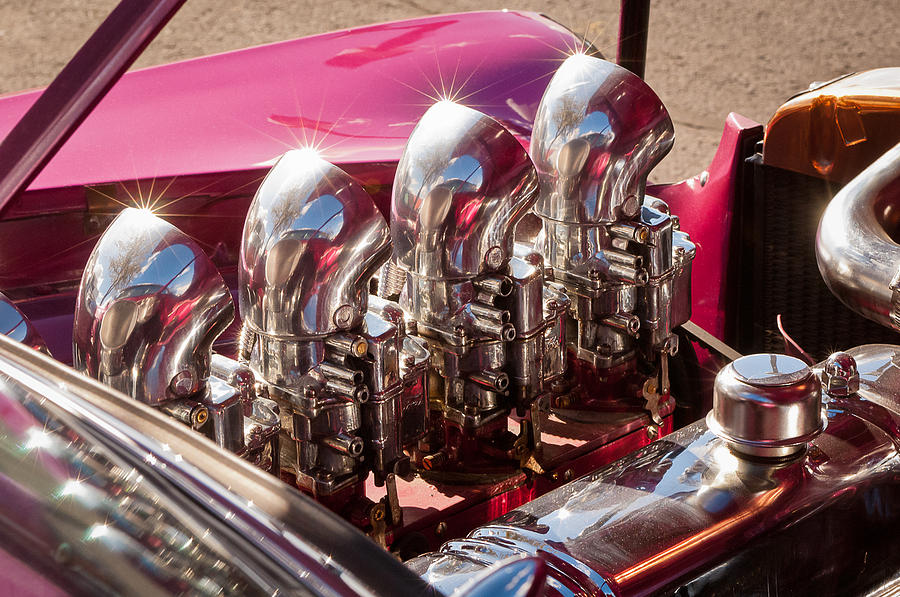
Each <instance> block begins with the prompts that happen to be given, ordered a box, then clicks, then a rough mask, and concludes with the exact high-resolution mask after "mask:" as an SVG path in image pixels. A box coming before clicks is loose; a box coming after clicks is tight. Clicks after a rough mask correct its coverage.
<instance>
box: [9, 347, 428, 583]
mask: <svg viewBox="0 0 900 597" xmlns="http://www.w3.org/2000/svg"><path fill="white" fill-rule="evenodd" d="M0 412H2V413H3V416H2V417H0V495H2V499H0V534H2V537H3V541H2V545H0V558H2V561H3V565H4V569H5V570H6V571H11V570H15V573H14V574H8V575H6V576H5V577H4V582H5V583H6V584H5V585H4V588H5V589H6V590H8V591H9V592H10V594H35V593H41V594H67V595H68V594H73V595H99V594H115V595H172V594H191V595H275V594H291V595H293V594H297V595H323V596H324V595H329V596H336V595H349V594H354V595H355V594H362V595H369V594H385V595H410V596H412V595H416V596H419V595H423V594H424V595H429V594H431V593H430V592H429V591H428V589H427V587H425V585H424V583H422V582H421V581H420V580H418V579H417V578H416V577H415V576H414V575H413V574H411V573H410V572H409V571H408V570H406V569H404V568H403V567H402V566H401V565H400V563H399V562H397V561H396V560H395V559H394V558H393V557H391V556H390V555H389V554H388V553H386V552H385V551H384V550H382V549H380V548H379V547H377V546H376V545H374V544H373V543H371V542H370V541H368V540H367V539H366V538H364V537H363V536H361V535H360V534H359V533H358V532H356V531H355V530H354V529H353V528H351V527H350V526H349V525H347V524H346V523H344V522H343V521H341V520H338V519H337V518H336V517H334V516H330V515H329V514H328V513H327V512H325V511H324V510H322V509H321V508H320V507H318V506H317V505H316V504H314V503H312V502H311V501H309V500H306V499H303V498H302V497H301V496H299V495H298V494H297V492H296V491H295V490H293V489H291V488H289V487H287V486H285V485H284V484H283V483H282V482H281V481H280V480H278V479H276V478H275V477H273V476H272V475H268V474H264V473H263V472H261V471H259V470H257V469H254V468H253V467H251V466H248V465H247V463H245V462H242V461H240V460H238V459H236V458H235V457H234V456H232V455H229V454H227V453H223V452H222V451H221V449H220V448H218V447H217V446H214V445H213V444H211V443H210V442H206V441H202V440H201V439H200V438H199V437H198V436H197V434H195V433H192V432H191V431H190V430H188V429H186V428H185V427H184V426H182V425H180V424H178V423H176V422H174V421H172V419H171V418H168V417H164V416H161V415H160V414H159V413H158V411H156V410H155V409H150V408H147V407H145V406H144V405H142V404H138V403H133V404H125V403H123V402H122V400H121V398H120V396H119V395H118V393H117V392H114V391H112V390H110V389H109V388H106V387H104V386H102V385H100V384H98V383H97V382H95V381H93V380H89V379H87V378H85V377H84V376H82V375H79V374H77V373H76V372H74V371H72V370H71V369H70V368H68V367H66V366H64V365H62V364H60V363H58V362H56V361H53V360H52V359H50V358H49V357H45V356H43V355H40V354H37V353H35V352H34V351H32V350H29V349H27V348H25V347H24V346H21V345H20V344H18V343H16V342H13V341H11V340H10V339H8V338H5V337H2V336H0ZM140 430H149V431H150V432H151V433H152V434H153V437H150V436H148V435H146V434H145V433H144V432H142V431H140Z"/></svg>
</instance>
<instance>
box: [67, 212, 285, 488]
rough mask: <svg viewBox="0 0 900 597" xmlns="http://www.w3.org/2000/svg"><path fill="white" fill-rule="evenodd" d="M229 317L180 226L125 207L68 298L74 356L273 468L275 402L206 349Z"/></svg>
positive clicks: (206, 263) (225, 297)
mask: <svg viewBox="0 0 900 597" xmlns="http://www.w3.org/2000/svg"><path fill="white" fill-rule="evenodd" d="M233 319H234V303H233V302H232V300H231V293H230V292H229V290H228V287H227V286H226V285H225V282H224V280H223V279H222V276H221V275H220V274H219V272H218V270H217V269H216V268H215V266H214V265H213V263H212V261H210V259H209V257H207V256H206V253H204V252H203V250H202V249H201V248H200V247H199V246H198V245H197V244H196V243H195V242H194V241H193V240H191V239H190V238H188V236H187V235H185V234H184V233H182V232H181V231H180V230H178V229H177V228H175V227H174V226H172V225H171V224H169V223H168V222H165V221H164V220H162V219H160V218H158V217H157V216H155V215H153V214H152V213H151V212H150V211H149V210H145V209H134V208H127V209H125V210H124V211H122V213H121V214H119V215H118V216H117V217H116V219H115V220H114V221H113V223H112V224H111V225H110V226H109V228H108V229H107V230H106V232H105V233H104V234H103V236H102V238H101V239H100V241H99V242H98V243H97V245H96V246H95V247H94V250H93V252H92V253H91V257H90V259H89V260H88V263H87V266H86V267H85V269H84V274H83V276H82V279H81V286H80V288H79V293H78V300H77V304H76V308H75V329H74V334H73V338H74V342H73V356H74V366H75V368H76V369H79V370H80V371H82V372H84V373H87V374H88V375H90V376H91V377H94V378H97V379H99V380H100V381H102V382H104V383H106V384H108V385H110V386H112V387H113V388H115V389H117V390H120V391H122V392H124V393H125V394H128V395H130V396H131V397H132V398H134V399H136V400H138V401H140V402H143V403H144V404H148V405H150V406H154V407H156V408H158V409H159V410H161V411H163V412H165V413H167V414H169V415H171V416H172V417H174V418H176V419H178V420H180V421H181V422H183V423H185V424H187V425H190V426H191V427H193V428H194V429H197V430H198V431H200V432H201V433H203V434H205V435H207V436H208V437H209V438H210V439H212V440H213V441H215V442H216V443H217V444H218V445H219V446H220V447H221V448H224V449H226V450H229V451H231V452H234V453H236V454H238V455H240V456H242V457H243V458H245V459H246V460H249V461H250V462H252V463H254V464H255V465H257V466H259V467H260V468H263V469H265V470H269V471H277V470H278V468H279V464H278V456H279V452H278V447H277V438H278V433H279V430H280V425H279V422H278V416H277V414H276V413H277V407H276V406H275V405H274V403H272V402H271V401H269V400H266V399H263V398H258V397H257V396H256V394H255V391H254V379H253V375H252V373H251V372H250V370H249V369H248V368H247V367H245V366H241V365H240V364H239V363H237V362H235V361H233V360H231V359H228V358H227V357H224V356H222V355H213V354H212V345H213V342H214V341H215V339H216V338H217V337H218V336H219V335H220V334H221V333H222V332H223V331H224V330H225V328H227V327H228V325H229V324H230V323H231V322H232V321H233Z"/></svg>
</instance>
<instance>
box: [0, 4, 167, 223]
mask: <svg viewBox="0 0 900 597" xmlns="http://www.w3.org/2000/svg"><path fill="white" fill-rule="evenodd" d="M184 1H185V0H122V1H121V2H120V3H119V5H118V6H117V7H116V8H115V9H114V10H113V11H112V12H111V13H110V15H109V16H108V17H106V20H105V21H103V23H102V24H101V25H100V27H99V28H98V29H97V31H95V32H94V34H93V35H92V36H91V37H90V38H89V39H88V40H87V41H86V42H85V43H84V45H83V46H82V47H81V49H80V50H78V53H76V54H75V56H74V58H72V60H70V61H69V63H68V64H67V65H66V66H65V68H63V70H62V71H61V72H60V73H59V74H58V75H57V76H56V78H55V79H54V80H53V82H52V83H50V85H49V86H48V87H47V89H45V90H44V92H43V93H42V94H41V95H40V97H38V99H37V101H35V102H34V104H33V105H32V106H31V108H29V110H28V112H26V113H25V115H24V116H23V117H22V119H21V120H20V121H19V122H18V124H16V126H15V127H14V128H13V129H12V130H11V131H10V132H9V134H8V135H7V136H6V138H5V139H4V140H3V143H0V213H2V212H3V211H4V210H5V209H6V207H7V206H8V205H9V203H10V201H12V199H13V198H14V197H16V196H17V195H18V194H19V193H21V192H23V191H24V190H25V189H26V188H28V185H29V184H31V182H32V181H33V180H34V179H35V177H37V175H38V174H39V173H40V172H41V170H43V169H44V166H46V165H47V163H48V162H49V161H50V160H51V159H52V158H53V156H54V155H56V152H57V151H59V149H60V147H62V146H63V144H64V143H65V142H66V141H67V140H68V138H69V137H70V136H71V135H72V133H73V132H75V129H77V128H78V126H79V125H80V124H81V123H82V122H83V121H84V119H85V118H87V116H88V114H90V113H91V111H92V110H93V109H94V107H95V106H96V105H97V104H98V103H99V102H100V100H102V99H103V97H104V96H106V93H107V92H108V91H109V90H110V88H112V86H113V85H114V84H115V83H116V81H118V80H119V78H120V77H121V76H122V74H123V73H124V72H125V71H126V70H128V67H130V66H131V65H132V64H133V63H134V61H135V60H136V59H137V57H138V56H140V54H141V52H143V50H144V48H146V47H147V45H148V44H149V43H150V42H151V41H153V39H154V38H155V37H156V35H157V33H159V31H160V30H161V29H162V28H163V26H165V24H166V23H167V22H168V21H169V19H171V18H172V15H174V14H175V12H176V11H177V10H178V9H179V8H181V5H182V4H184Z"/></svg>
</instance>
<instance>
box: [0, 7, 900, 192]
mask: <svg viewBox="0 0 900 597" xmlns="http://www.w3.org/2000/svg"><path fill="white" fill-rule="evenodd" d="M115 4H116V2H115V1H113V0H81V1H77V0H29V1H23V0H0V92H10V91H17V90H21V89H26V88H32V87H39V86H43V85H46V84H47V83H49V82H50V80H51V79H52V77H53V76H54V75H55V74H56V73H57V72H58V71H59V70H60V69H61V68H62V66H63V65H64V64H65V62H66V61H67V60H68V59H69V58H70V57H71V56H72V54H73V53H74V52H75V51H76V50H77V49H78V47H79V46H80V45H81V43H83V41H84V40H85V39H87V37H88V36H89V35H90V34H91V32H92V31H93V30H94V29H95V28H96V26H97V25H98V24H99V23H100V22H101V21H102V20H103V18H104V17H105V16H106V14H108V12H109V11H110V10H112V8H113V7H114V6H115ZM618 6H619V2H618V0H594V1H591V2H588V1H585V0H572V1H570V2H537V1H533V0H517V2H509V1H508V0H507V1H506V2H501V3H496V2H494V1H492V0H478V1H476V0H443V1H440V2H439V1H437V0H378V1H376V2H368V3H361V2H358V1H350V0H333V1H331V2H322V3H313V2H308V1H306V0H297V1H295V2H293V3H288V2H283V1H282V2H274V1H271V0H226V1H225V2H223V1H222V0H191V1H190V2H188V3H187V4H186V5H185V7H184V8H182V10H181V11H180V12H179V13H178V14H177V15H176V16H175V18H174V19H173V20H172V22H171V23H170V24H169V25H168V26H167V27H166V29H164V30H163V32H162V33H161V34H160V36H159V37H158V38H157V39H156V40H155V41H154V42H153V44H152V45H151V46H150V47H149V48H148V49H147V51H146V52H145V53H144V55H143V56H142V57H141V59H140V61H139V62H138V64H137V66H138V67H142V66H150V65H154V64H161V63H165V62H171V61H173V60H179V59H183V58H190V57H194V56H201V55H204V54H210V53H214V52H221V51H225V50H231V49H236V48H242V47H247V46H251V45H257V44H261V43H266V42H271V41H279V40H284V39H291V38H295V37H301V36H305V35H311V34H314V33H320V32H325V31H331V30H335V29H341V28H346V27H353V26H357V25H364V24H367V23H373V22H379V21H390V20H395V19H401V18H406V17H414V16H421V15H427V14H436V13H442V12H460V11H469V10H482V9H488V8H515V9H524V10H533V11H538V12H542V13H544V14H547V15H549V16H551V17H553V18H554V19H556V20H557V21H559V22H561V23H563V24H564V25H566V26H568V27H569V28H571V29H572V30H574V31H576V32H579V33H581V34H584V35H585V36H586V37H587V38H588V39H591V40H592V41H593V42H594V44H595V45H596V46H597V47H598V48H600V49H601V50H602V51H603V52H604V53H605V54H606V55H607V56H608V57H614V56H615V39H616V33H617V27H618ZM898 25H900V6H898V3H897V0H868V1H865V2H863V1H856V2H853V1H849V0H790V1H786V0H755V1H744V2H738V1H737V0H655V1H654V2H653V5H652V9H651V15H650V42H649V48H648V56H647V58H648V67H647V75H646V76H647V80H648V82H649V83H650V85H651V86H652V87H653V88H654V90H656V92H657V93H658V94H659V96H660V97H661V98H662V100H663V102H664V103H665V104H666V106H667V107H668V108H669V111H670V112H671V114H672V117H673V119H674V120H675V131H676V145H675V150H674V151H673V152H672V154H671V155H670V156H669V157H668V158H666V160H665V161H664V162H663V163H662V164H661V165H660V166H659V167H658V169H657V171H656V172H655V173H654V177H653V178H655V179H658V180H672V179H675V178H680V177H683V176H688V175H691V174H694V173H696V172H698V171H700V170H702V169H703V167H705V165H706V164H707V163H708V162H709V160H710V159H711V158H712V155H713V153H714V151H715V147H716V145H717V143H718V139H719V135H720V134H721V130H722V123H723V121H724V118H725V116H726V115H727V114H728V113H729V112H731V111H735V112H739V113H741V114H743V115H745V116H748V117H750V118H753V119H755V120H757V121H759V122H765V121H766V120H767V119H768V118H769V116H770V115H771V114H772V112H773V111H774V110H775V109H776V108H777V107H778V105H779V104H781V103H782V102H783V101H784V100H785V99H786V98H787V97H789V96H791V95H793V94H794V93H795V92H797V91H800V90H802V89H804V88H806V87H807V86H808V85H809V83H810V82H812V81H824V80H828V79H831V78H834V77H836V76H838V75H840V74H843V73H846V72H852V71H858V70H865V69H870V68H876V67H881V66H900V35H898V29H900V28H898Z"/></svg>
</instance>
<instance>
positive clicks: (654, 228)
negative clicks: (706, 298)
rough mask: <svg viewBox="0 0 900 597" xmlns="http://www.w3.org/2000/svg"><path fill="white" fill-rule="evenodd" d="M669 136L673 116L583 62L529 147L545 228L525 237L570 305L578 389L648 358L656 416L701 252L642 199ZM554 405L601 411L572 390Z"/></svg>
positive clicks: (630, 80) (552, 94)
mask: <svg viewBox="0 0 900 597" xmlns="http://www.w3.org/2000/svg"><path fill="white" fill-rule="evenodd" d="M673 139H674V132H673V126H672V120H671V119H670V118H669V114H668V112H667V111H666V109H665V107H664V106H663V105H662V103H661V102H660V100H659V98H658V97H657V96H656V94H655V93H653V91H652V90H651V89H650V88H649V87H648V86H647V84H646V83H644V81H642V80H641V79H640V78H639V77H637V76H635V75H634V74H632V73H631V72H629V71H627V70H625V69H624V68H621V67H619V66H616V65H615V64H612V63H610V62H607V61H605V60H601V59H599V58H595V57H592V56H587V55H584V54H577V55H574V56H571V57H569V58H568V59H566V61H565V62H564V63H563V64H562V66H561V67H560V68H559V70H558V71H557V72H556V74H555V75H554V76H553V79H552V80H551V81H550V85H549V86H548V87H547V90H546V91H545V92H544V96H543V98H542V99H541V103H540V106H539V108H538V112H537V116H536V118H535V123H534V134H533V135H532V137H531V147H530V154H531V156H532V159H534V162H535V165H536V166H537V170H538V172H539V174H540V184H541V192H540V197H539V199H538V200H537V203H536V204H535V207H534V213H535V214H536V215H537V216H538V217H539V218H540V221H541V225H540V232H539V233H538V234H537V235H536V237H534V238H531V239H528V240H530V241H531V242H533V243H534V247H535V249H536V250H537V251H538V252H539V253H541V254H542V255H543V257H544V261H545V263H546V266H547V268H548V270H549V271H550V272H552V275H553V278H554V279H555V281H556V282H559V283H561V284H562V285H563V286H564V287H565V290H566V292H567V293H568V294H569V296H570V298H571V300H572V310H571V317H570V319H569V334H568V341H569V346H570V349H571V353H572V354H571V356H572V357H573V358H574V359H575V360H576V361H577V367H576V371H579V372H581V373H579V375H578V377H579V378H580V379H579V381H580V382H581V385H582V386H583V387H585V386H587V387H592V386H593V387H596V386H597V385H598V383H599V379H600V378H602V379H604V380H608V379H613V378H616V377H623V376H627V375H630V372H633V371H635V370H636V369H637V367H636V363H637V362H638V361H639V360H644V361H649V362H650V363H651V364H652V365H653V366H654V368H655V369H656V370H657V373H656V374H655V378H656V379H655V380H654V381H652V383H650V381H651V380H650V379H648V380H647V382H648V383H646V384H644V390H643V394H644V397H645V399H646V400H647V402H648V404H649V407H650V410H651V411H654V410H655V409H656V404H657V403H658V402H659V400H660V398H661V397H664V396H666V395H667V394H668V385H669V384H668V374H667V357H668V356H669V355H671V354H674V352H675V351H676V350H677V336H675V335H674V334H673V333H672V330H673V328H674V327H675V326H677V325H679V324H681V323H684V322H685V321H687V320H688V318H689V317H690V304H691V294H690V273H691V263H692V260H693V257H694V254H695V247H694V245H693V244H692V243H691V242H690V239H689V237H688V235H687V234H685V233H684V232H681V231H680V230H679V229H678V219H677V218H676V217H675V216H673V215H671V214H670V213H669V208H668V206H667V205H666V204H665V203H664V202H662V201H660V200H658V199H655V198H652V197H647V196H646V195H645V188H646V185H647V175H648V173H649V172H650V170H651V169H652V168H653V167H654V166H655V165H656V164H657V163H659V161H660V160H661V159H662V158H663V157H664V156H665V155H666V154H667V153H668V152H669V150H670V149H671V147H672V143H673ZM519 237H520V238H523V239H526V238H527V235H526V234H523V231H520V233H519ZM582 373H583V375H582ZM639 385H640V384H639ZM556 400H557V402H556V406H557V407H558V408H559V407H563V406H564V407H568V406H572V407H574V408H575V409H578V408H585V407H588V406H589V405H595V406H601V407H602V401H597V400H592V399H591V398H590V397H588V396H587V395H586V394H585V392H583V391H579V390H578V389H577V388H573V391H572V392H571V393H570V394H568V395H563V396H560V397H559V398H557V399H556ZM654 418H658V413H655V412H654Z"/></svg>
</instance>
